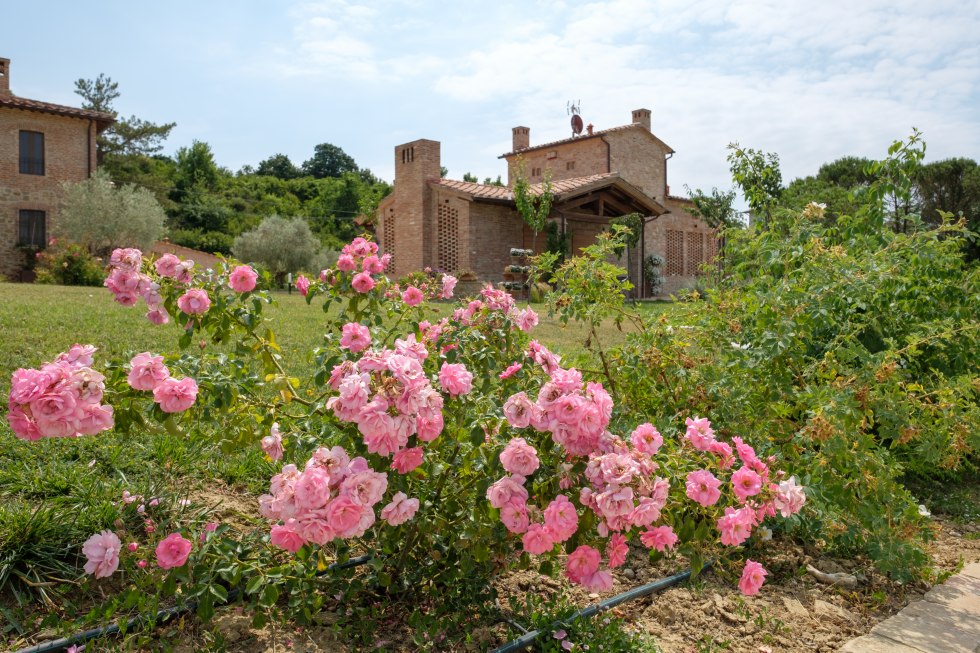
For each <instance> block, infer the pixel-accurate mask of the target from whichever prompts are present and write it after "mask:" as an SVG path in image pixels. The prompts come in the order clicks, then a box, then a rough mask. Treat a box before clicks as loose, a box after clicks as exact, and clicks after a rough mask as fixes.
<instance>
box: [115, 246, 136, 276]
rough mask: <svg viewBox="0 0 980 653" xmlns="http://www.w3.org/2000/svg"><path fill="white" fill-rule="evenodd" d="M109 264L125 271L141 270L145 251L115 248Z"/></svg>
mask: <svg viewBox="0 0 980 653" xmlns="http://www.w3.org/2000/svg"><path fill="white" fill-rule="evenodd" d="M109 265H111V266H112V267H114V268H118V269H120V270H123V271H125V272H139V271H140V268H141V267H143V252H141V251H140V250H138V249H133V248H126V249H114V250H112V255H111V256H110V257H109Z"/></svg>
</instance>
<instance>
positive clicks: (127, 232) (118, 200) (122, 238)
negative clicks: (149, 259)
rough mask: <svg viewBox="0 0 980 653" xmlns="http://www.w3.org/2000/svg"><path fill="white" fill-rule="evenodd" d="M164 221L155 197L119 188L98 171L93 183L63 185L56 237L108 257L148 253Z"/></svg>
mask: <svg viewBox="0 0 980 653" xmlns="http://www.w3.org/2000/svg"><path fill="white" fill-rule="evenodd" d="M165 219H166V214H165V213H164V212H163V209H162V208H161V207H160V203H159V202H157V200H156V198H155V197H154V196H153V193H151V192H150V191H148V190H146V189H145V188H140V187H138V186H135V185H133V184H124V185H123V186H116V185H115V184H114V183H113V182H112V181H111V180H110V179H109V175H108V173H106V172H105V171H103V170H97V171H96V172H95V173H94V174H93V175H92V177H91V178H90V179H87V180H85V181H81V182H77V183H67V184H65V185H64V198H63V199H62V204H61V212H60V213H59V215H58V220H57V222H56V223H55V235H56V236H58V237H59V238H66V239H67V240H70V241H72V242H75V243H81V244H83V245H85V246H86V247H88V249H89V251H90V252H91V253H92V254H95V255H97V256H105V255H108V253H109V252H110V251H111V250H112V249H113V248H116V247H139V248H142V249H149V247H150V246H151V245H152V244H153V241H154V240H156V239H157V238H158V237H159V236H160V234H161V233H163V224H164V221H165Z"/></svg>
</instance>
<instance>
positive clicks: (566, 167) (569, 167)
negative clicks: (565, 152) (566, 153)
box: [565, 161, 575, 170]
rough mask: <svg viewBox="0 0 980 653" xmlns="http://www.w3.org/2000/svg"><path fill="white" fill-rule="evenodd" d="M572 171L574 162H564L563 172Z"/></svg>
mask: <svg viewBox="0 0 980 653" xmlns="http://www.w3.org/2000/svg"><path fill="white" fill-rule="evenodd" d="M574 169H575V162H574V161H566V162H565V170H574Z"/></svg>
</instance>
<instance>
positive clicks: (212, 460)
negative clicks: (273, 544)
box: [0, 283, 674, 648]
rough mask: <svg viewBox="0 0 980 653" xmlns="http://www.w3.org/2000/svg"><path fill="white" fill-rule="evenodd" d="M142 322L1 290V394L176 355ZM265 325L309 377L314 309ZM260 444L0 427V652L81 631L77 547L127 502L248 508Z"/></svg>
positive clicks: (572, 356)
mask: <svg viewBox="0 0 980 653" xmlns="http://www.w3.org/2000/svg"><path fill="white" fill-rule="evenodd" d="M453 307H454V305H451V304H437V305H434V306H433V307H432V308H431V310H432V316H431V318H430V319H432V320H435V319H439V318H441V317H445V316H448V315H450V314H451V313H452V310H453ZM534 308H535V309H536V310H537V311H538V312H539V314H540V315H541V323H540V325H539V326H538V327H537V328H536V329H535V330H534V331H532V336H533V337H535V338H537V339H538V340H540V341H541V342H542V343H544V344H545V345H546V346H548V347H549V348H551V349H553V350H554V351H556V352H557V353H559V354H562V355H563V357H564V358H565V361H566V364H568V365H570V364H574V363H575V362H576V361H578V362H585V356H586V355H587V352H586V351H585V349H584V346H583V344H584V342H585V340H586V337H587V335H588V334H587V331H586V329H585V328H584V327H583V326H582V325H575V324H572V325H569V326H568V327H564V328H563V327H561V326H560V325H559V324H558V322H557V320H555V319H554V318H549V317H548V316H547V315H546V309H545V308H544V307H543V306H539V305H535V306H534ZM640 310H641V311H642V312H643V313H644V314H646V315H647V316H649V317H654V316H656V315H658V314H660V313H663V312H665V311H666V312H668V313H670V312H672V311H673V310H674V308H673V307H672V306H671V305H668V304H650V305H644V306H642V307H641V309H640ZM144 313H145V307H142V306H137V307H133V308H126V307H123V306H120V305H119V304H116V303H115V302H114V301H113V300H112V296H111V294H110V293H109V292H108V291H107V290H105V289H104V288H79V287H61V286H41V285H22V284H2V283H0V392H2V393H3V396H6V394H7V393H8V391H9V387H10V375H11V373H12V372H13V371H14V370H16V369H17V368H19V367H38V366H39V365H41V364H42V363H44V362H46V361H49V360H51V359H52V358H53V357H54V356H56V355H57V354H58V353H59V352H62V351H65V350H67V349H68V348H69V347H70V346H71V345H72V344H74V343H83V344H94V345H96V346H97V347H98V348H99V351H98V353H97V354H96V364H95V367H96V368H99V367H101V366H102V365H104V364H105V363H106V362H107V361H108V360H111V359H114V360H122V361H125V360H127V359H128V357H129V356H130V355H132V354H134V353H138V352H142V351H151V352H155V353H162V354H173V353H176V351H177V340H178V338H179V336H180V334H181V329H180V327H179V326H178V325H176V324H174V323H171V324H169V325H165V326H154V325H152V324H150V322H148V321H147V320H146V318H145V317H144ZM265 314H266V316H267V317H268V318H269V321H270V327H271V328H272V329H273V331H274V332H275V334H276V339H277V341H278V343H279V345H280V347H281V348H282V353H283V358H284V365H285V367H286V369H287V370H288V371H289V372H290V373H291V374H292V375H295V376H298V377H300V378H301V379H303V378H304V377H308V375H309V372H310V370H311V368H312V362H311V352H312V350H313V349H314V348H315V347H316V346H318V345H320V344H321V343H322V341H323V336H324V333H325V329H326V326H325V325H326V320H325V316H324V313H323V310H322V308H321V306H320V305H319V304H318V303H317V302H316V301H315V300H314V302H313V304H312V305H307V303H306V300H305V298H303V297H301V296H300V295H298V294H296V293H293V294H287V293H277V295H276V297H275V303H274V304H273V306H271V307H269V308H268V309H266V313H265ZM624 329H627V331H628V327H625V326H624ZM625 333H626V332H625V331H619V330H618V329H616V328H615V326H614V325H612V324H609V325H604V327H603V329H602V330H601V333H600V338H601V341H602V345H603V347H610V346H615V345H617V344H619V343H621V342H623V340H624V339H625V337H626V335H625ZM192 346H197V345H196V344H195V345H192ZM205 346H206V347H209V348H214V347H217V346H216V345H214V344H211V343H206V345H205ZM223 347H229V345H223ZM263 435H265V434H264V433H256V446H255V447H244V448H242V449H241V450H238V451H236V452H235V453H233V454H228V453H227V452H223V451H221V449H220V448H219V447H218V446H217V445H216V444H214V443H213V442H212V441H211V439H210V438H209V437H208V434H207V432H206V428H205V429H198V430H196V431H195V435H193V436H190V437H188V438H180V437H174V436H171V435H169V434H167V433H131V434H122V433H118V432H116V431H110V432H107V433H104V434H100V435H98V436H94V437H87V438H78V439H53V440H44V441H41V442H23V441H21V440H18V439H17V438H15V437H14V436H13V434H12V433H11V432H10V430H9V428H8V427H7V424H6V420H0V613H3V614H5V615H6V616H7V618H8V620H9V619H10V617H14V618H15V621H16V626H13V625H11V624H13V623H14V621H9V622H8V624H7V625H6V626H4V627H0V644H2V643H3V642H4V639H5V637H6V638H9V639H7V643H8V644H10V645H13V643H14V642H24V641H28V640H25V639H23V638H24V637H30V635H31V633H33V632H36V631H37V630H38V629H40V628H42V627H45V626H48V627H50V626H56V627H58V628H59V629H63V630H66V631H67V630H70V629H71V628H73V627H76V626H77V624H74V623H73V618H74V617H75V615H76V614H77V612H76V611H75V610H76V608H78V606H79V605H83V604H88V605H91V602H92V601H93V600H94V601H97V600H98V598H97V592H98V587H97V585H96V584H92V583H85V584H83V585H81V586H78V585H76V584H74V581H73V579H78V578H80V576H81V565H82V564H83V563H84V560H82V559H80V557H79V556H80V547H81V543H82V542H83V541H84V540H85V539H86V538H87V537H88V536H89V535H91V534H92V533H94V532H97V531H100V530H102V529H105V528H109V529H114V528H116V526H115V524H118V523H119V522H118V520H119V519H120V518H125V519H130V518H132V515H130V516H129V517H127V516H126V512H125V511H126V508H125V507H124V506H123V505H122V503H121V501H120V499H121V496H122V492H123V491H124V490H128V491H130V492H132V493H133V494H142V495H144V496H158V497H164V498H165V501H164V504H163V505H168V506H175V505H176V504H177V501H178V499H182V498H185V497H188V496H190V497H191V498H195V497H200V496H201V494H200V493H201V491H202V490H203V489H205V488H207V489H209V490H211V491H212V492H211V495H212V499H211V500H210V501H211V503H210V504H208V503H207V500H205V499H199V500H197V502H196V503H195V504H194V505H192V507H191V509H190V510H189V512H188V511H180V510H177V509H176V508H174V509H173V510H172V511H171V510H169V509H168V510H167V511H163V514H160V515H159V519H160V523H161V525H163V524H165V523H167V522H168V521H170V520H174V523H177V524H186V523H187V519H188V518H189V516H188V514H189V513H190V514H194V515H197V517H194V519H205V513H206V512H207V511H208V510H212V509H215V508H216V506H215V505H214V499H213V496H214V492H213V490H214V488H215V487H216V484H217V487H218V488H219V489H220V490H221V492H224V493H225V494H226V495H227V496H229V497H240V498H242V499H244V500H245V501H246V502H251V501H253V500H254V499H250V498H249V497H254V496H256V495H257V494H259V493H261V492H262V491H267V488H268V479H269V477H270V476H271V474H273V473H275V471H276V468H275V466H274V465H273V464H272V463H271V462H269V461H268V460H266V459H265V458H264V457H263V455H262V452H261V450H260V449H259V447H258V440H259V438H261V437H262V436H263ZM219 494H220V492H219ZM217 508H218V510H219V512H220V506H218V507H217ZM161 510H162V509H161ZM52 578H55V579H62V580H67V581H72V582H71V583H60V582H54V584H53V585H45V586H43V588H44V589H43V590H39V589H37V587H32V586H31V585H30V584H29V583H26V582H24V581H25V579H26V580H30V581H32V582H34V583H35V584H36V583H38V582H45V581H47V580H49V579H52ZM42 594H47V595H49V596H51V597H54V598H55V601H54V603H47V604H45V602H41V601H42V599H43V596H42ZM55 604H57V605H58V606H59V607H58V608H57V609H55V608H54V607H53V606H54V605H55ZM0 621H3V620H0ZM0 648H2V646H0Z"/></svg>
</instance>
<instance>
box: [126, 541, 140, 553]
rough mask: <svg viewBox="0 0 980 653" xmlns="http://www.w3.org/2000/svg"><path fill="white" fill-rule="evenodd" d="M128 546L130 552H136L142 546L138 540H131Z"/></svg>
mask: <svg viewBox="0 0 980 653" xmlns="http://www.w3.org/2000/svg"><path fill="white" fill-rule="evenodd" d="M126 548H127V549H128V550H129V552H130V553H136V551H137V550H138V549H139V548H140V545H139V544H137V543H136V542H130V543H129V544H127V545H126Z"/></svg>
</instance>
